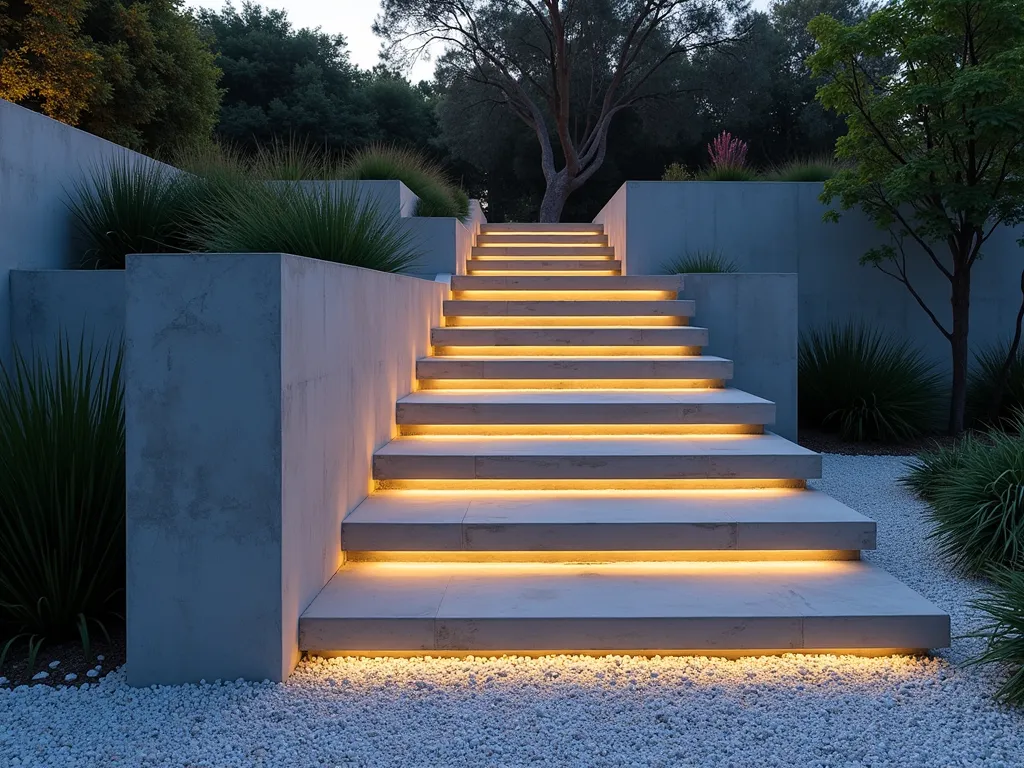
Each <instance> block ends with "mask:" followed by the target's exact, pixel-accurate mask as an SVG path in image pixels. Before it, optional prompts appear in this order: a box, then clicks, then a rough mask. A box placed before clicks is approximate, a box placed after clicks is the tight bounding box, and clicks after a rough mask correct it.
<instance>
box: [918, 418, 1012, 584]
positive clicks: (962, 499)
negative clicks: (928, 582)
mask: <svg viewBox="0 0 1024 768" xmlns="http://www.w3.org/2000/svg"><path fill="white" fill-rule="evenodd" d="M954 469H955V471H954V473H953V474H952V475H950V476H949V477H948V478H946V479H945V480H943V481H942V482H939V483H936V484H935V485H934V486H933V487H932V488H931V489H930V490H929V492H928V503H929V506H930V511H929V514H930V517H931V519H932V521H933V523H934V525H935V527H934V530H933V531H932V536H933V537H934V538H935V539H937V541H938V544H939V548H940V549H941V550H942V552H943V553H944V554H946V555H947V556H948V557H949V558H950V559H951V560H952V561H953V564H954V565H955V566H956V567H958V568H960V569H962V570H963V571H965V572H967V573H977V574H980V573H984V572H985V571H986V570H987V569H988V568H989V567H991V566H998V567H1003V566H1005V567H1008V568H1016V569H1021V568H1024V420H1021V419H1020V418H1018V419H1017V420H1016V422H1015V423H1014V429H1013V431H1011V432H1007V433H1001V432H993V433H991V434H989V435H987V436H986V437H985V439H984V440H981V439H977V440H975V441H974V442H973V443H971V444H969V446H968V449H966V450H962V451H961V452H960V455H959V456H958V458H957V460H956V464H955V468H954Z"/></svg>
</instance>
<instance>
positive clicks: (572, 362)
mask: <svg viewBox="0 0 1024 768" xmlns="http://www.w3.org/2000/svg"><path fill="white" fill-rule="evenodd" d="M732 368H733V366H732V361H731V360H726V359H725V358H721V357H713V356H710V355H699V356H697V355H695V356H693V357H677V358H669V357H639V356H635V357H630V356H624V355H623V356H610V357H564V358H558V357H554V358H552V357H509V358H498V357H492V356H480V357H427V358H422V359H420V360H417V361H416V377H417V378H419V379H505V380H510V379H561V380H566V379H568V380H573V379H613V380H622V379H629V380H640V379H649V380H663V379H665V380H680V379H696V380H724V379H731V378H732Z"/></svg>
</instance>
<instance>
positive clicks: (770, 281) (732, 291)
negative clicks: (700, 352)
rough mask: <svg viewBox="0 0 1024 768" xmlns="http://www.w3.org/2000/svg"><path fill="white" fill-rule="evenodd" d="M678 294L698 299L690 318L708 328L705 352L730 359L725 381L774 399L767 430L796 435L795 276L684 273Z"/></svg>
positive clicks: (686, 297) (789, 435)
mask: <svg viewBox="0 0 1024 768" xmlns="http://www.w3.org/2000/svg"><path fill="white" fill-rule="evenodd" d="M680 297H681V298H685V299H693V300H694V301H695V302H696V303H697V315H696V317H694V319H693V323H694V324H695V325H700V326H704V327H707V328H708V329H709V330H710V344H709V346H708V347H707V350H706V352H707V354H709V355H717V356H719V357H727V358H729V359H730V360H732V361H733V362H734V365H735V370H734V375H733V379H732V381H731V382H729V386H734V387H736V388H738V389H742V390H745V391H746V392H750V393H751V394H752V395H757V396H758V397H763V398H766V399H767V400H772V401H773V402H774V403H775V424H774V426H771V427H769V429H771V430H772V431H773V432H776V433H778V434H780V435H782V436H783V437H785V438H787V439H789V440H796V438H797V411H796V392H797V368H796V364H797V312H796V307H797V301H798V295H797V276H796V275H793V274H756V273H748V274H734V275H714V274H707V275H687V276H686V280H685V283H684V287H683V291H682V293H681V294H680ZM751 318H756V322H751Z"/></svg>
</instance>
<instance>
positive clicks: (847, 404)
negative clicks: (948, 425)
mask: <svg viewBox="0 0 1024 768" xmlns="http://www.w3.org/2000/svg"><path fill="white" fill-rule="evenodd" d="M798 371H799V374H798V391H799V409H800V420H801V422H802V423H804V424H805V425H807V426H811V427H816V428H821V429H826V430H832V431H836V432H838V433H839V434H840V436H841V437H842V438H843V439H845V440H857V441H862V440H876V441H882V442H899V441H903V440H909V439H912V438H916V437H919V436H921V435H923V434H926V433H927V432H929V431H930V430H931V429H932V428H933V426H934V419H935V416H936V414H937V412H938V410H939V408H940V407H941V402H942V388H941V384H940V377H939V376H938V375H937V374H936V373H935V369H934V366H932V365H931V364H930V363H928V362H927V361H926V360H925V359H924V358H923V357H922V356H921V354H920V352H918V351H917V350H915V349H913V348H912V347H911V346H910V345H909V344H908V343H907V342H904V341H899V340H896V339H894V338H893V337H891V336H886V335H883V334H881V333H879V332H877V331H873V330H871V329H869V328H867V327H866V326H862V325H856V324H848V325H845V326H833V327H830V328H827V329H825V330H819V331H813V332H811V333H809V334H807V335H806V336H804V337H803V338H802V339H801V340H800V347H799V355H798Z"/></svg>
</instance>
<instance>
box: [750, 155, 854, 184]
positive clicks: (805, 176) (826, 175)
mask: <svg viewBox="0 0 1024 768" xmlns="http://www.w3.org/2000/svg"><path fill="white" fill-rule="evenodd" d="M840 168H841V166H840V165H839V163H837V162H836V161H835V160H834V159H832V158H831V157H821V158H816V159H811V160H793V161H791V162H789V163H785V164H784V165H781V166H779V167H777V168H775V169H773V170H772V172H771V173H769V174H768V175H767V176H766V177H765V179H766V180H767V181H828V180H829V179H831V178H832V177H833V176H835V175H836V173H837V172H838V171H839V169H840Z"/></svg>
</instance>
